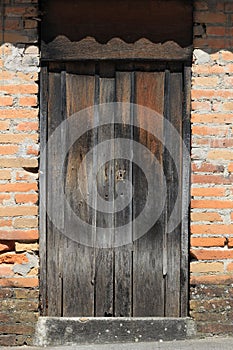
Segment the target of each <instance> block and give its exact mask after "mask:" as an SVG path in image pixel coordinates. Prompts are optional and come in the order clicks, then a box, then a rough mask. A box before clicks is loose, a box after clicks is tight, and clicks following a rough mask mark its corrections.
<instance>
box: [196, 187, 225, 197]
mask: <svg viewBox="0 0 233 350" xmlns="http://www.w3.org/2000/svg"><path fill="white" fill-rule="evenodd" d="M224 194H225V189H224V188H221V187H209V188H206V187H200V188H199V187H198V188H197V187H193V188H192V189H191V195H192V196H199V197H202V196H203V197H221V196H224Z"/></svg>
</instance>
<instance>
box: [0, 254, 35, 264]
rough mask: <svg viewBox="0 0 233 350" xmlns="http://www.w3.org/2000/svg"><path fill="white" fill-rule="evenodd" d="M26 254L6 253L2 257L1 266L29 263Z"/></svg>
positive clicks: (0, 256)
mask: <svg viewBox="0 0 233 350" xmlns="http://www.w3.org/2000/svg"><path fill="white" fill-rule="evenodd" d="M27 262H28V258H27V257H26V255H25V254H15V253H4V254H1V255H0V264H22V263H27Z"/></svg>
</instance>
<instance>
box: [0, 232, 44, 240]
mask: <svg viewBox="0 0 233 350" xmlns="http://www.w3.org/2000/svg"><path fill="white" fill-rule="evenodd" d="M38 238H39V233H38V230H10V231H6V230H0V239H4V240H17V241H35V240H37V239H38Z"/></svg>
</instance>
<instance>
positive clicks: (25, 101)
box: [19, 96, 37, 107]
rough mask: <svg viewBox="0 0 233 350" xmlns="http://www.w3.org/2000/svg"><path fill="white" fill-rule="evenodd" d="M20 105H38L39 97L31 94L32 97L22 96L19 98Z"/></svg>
mask: <svg viewBox="0 0 233 350" xmlns="http://www.w3.org/2000/svg"><path fill="white" fill-rule="evenodd" d="M19 104H20V106H32V107H35V106H37V97H36V96H31V97H28V96H27V97H20V99H19Z"/></svg>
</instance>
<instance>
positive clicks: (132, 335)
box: [34, 317, 196, 346]
mask: <svg viewBox="0 0 233 350" xmlns="http://www.w3.org/2000/svg"><path fill="white" fill-rule="evenodd" d="M195 335H196V326H195V322H194V321H193V320H192V319H190V318H188V317H187V318H168V317H165V318H160V317H132V318H131V317H40V318H39V320H38V323H37V327H36V333H35V339H34V345H36V346H61V345H62V346H73V345H78V344H113V343H121V342H123V343H139V342H152V341H160V342H161V341H171V340H184V339H190V338H193V337H195Z"/></svg>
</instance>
